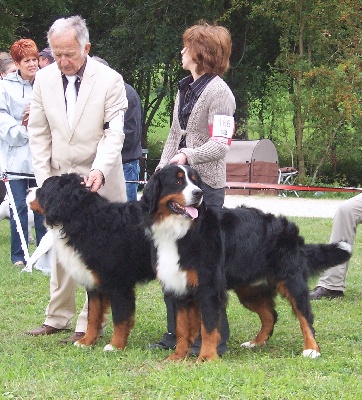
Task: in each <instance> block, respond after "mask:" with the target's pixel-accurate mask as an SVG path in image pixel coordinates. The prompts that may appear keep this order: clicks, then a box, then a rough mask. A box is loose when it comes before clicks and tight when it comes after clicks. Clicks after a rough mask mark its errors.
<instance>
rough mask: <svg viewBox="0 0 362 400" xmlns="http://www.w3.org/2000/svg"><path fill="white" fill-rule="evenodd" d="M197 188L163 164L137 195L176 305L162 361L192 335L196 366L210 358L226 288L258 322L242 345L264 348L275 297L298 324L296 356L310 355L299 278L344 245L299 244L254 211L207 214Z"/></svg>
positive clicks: (284, 225)
mask: <svg viewBox="0 0 362 400" xmlns="http://www.w3.org/2000/svg"><path fill="white" fill-rule="evenodd" d="M200 183H201V182H200V177H199V176H198V174H197V173H196V171H194V170H193V169H191V168H190V167H187V166H181V165H179V166H177V165H171V166H167V167H164V168H163V169H161V170H160V171H159V172H157V173H155V174H154V175H153V176H152V179H151V182H149V183H148V185H147V186H146V188H145V191H144V196H143V199H144V201H145V202H146V204H147V205H148V207H149V209H150V213H151V219H152V223H151V227H150V230H151V232H152V239H153V241H154V245H155V248H156V273H157V278H158V279H159V281H161V283H162V285H163V289H164V291H165V292H168V293H171V294H172V295H173V296H174V298H175V301H176V304H177V316H176V332H177V342H176V351H175V352H174V353H173V354H172V355H171V356H170V357H169V359H171V360H178V359H182V358H184V357H186V356H187V355H188V352H189V348H190V345H191V343H193V341H194V340H195V339H196V337H197V336H198V335H199V332H200V330H201V337H202V346H201V350H200V355H199V358H198V360H213V359H216V358H217V350H216V349H217V344H218V341H219V338H220V335H219V331H218V328H219V324H220V315H221V311H222V310H223V308H224V307H225V306H226V291H227V289H232V290H234V291H235V293H236V294H237V296H238V298H239V300H240V302H241V303H242V304H243V305H244V306H245V307H246V308H248V309H250V310H251V311H254V312H256V313H257V314H258V315H259V318H260V320H261V329H260V332H259V333H258V334H257V335H256V337H255V338H254V339H252V340H250V341H248V342H246V343H244V344H243V346H246V347H253V346H260V345H264V344H265V343H266V342H267V340H268V338H269V337H270V336H271V335H272V333H273V329H274V325H275V322H276V320H277V312H276V311H275V301H274V298H275V296H276V294H277V293H279V294H281V295H282V296H283V297H285V298H287V299H288V301H289V302H290V304H291V306H292V309H293V312H294V313H295V315H296V316H297V317H298V319H299V323H300V327H301V330H302V334H303V338H304V347H303V355H304V356H306V357H311V358H314V357H318V356H319V355H320V349H319V346H318V344H317V342H316V340H315V337H314V329H313V314H312V311H311V305H310V300H309V291H308V286H307V280H308V277H309V276H310V275H312V274H316V273H318V272H320V271H322V270H323V269H326V268H329V267H331V266H334V265H337V264H340V263H342V262H345V261H346V260H348V259H349V258H350V256H351V247H350V245H348V244H347V243H345V242H339V243H331V244H305V243H304V239H303V238H302V237H301V236H300V235H299V233H298V228H297V226H296V225H295V224H294V223H292V222H290V221H288V220H287V219H286V218H285V217H276V216H274V215H272V214H265V213H263V212H262V211H260V210H257V209H255V208H247V207H243V206H242V207H238V208H236V209H223V210H220V212H218V213H215V212H214V211H213V210H210V209H206V208H205V206H204V205H203V203H202V195H203V193H202V190H201V189H200Z"/></svg>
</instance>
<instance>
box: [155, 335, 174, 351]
mask: <svg viewBox="0 0 362 400" xmlns="http://www.w3.org/2000/svg"><path fill="white" fill-rule="evenodd" d="M149 348H150V349H151V350H154V349H161V350H175V349H176V335H174V334H173V333H165V334H164V335H163V336H162V339H161V340H160V341H159V342H157V343H153V344H150V345H149Z"/></svg>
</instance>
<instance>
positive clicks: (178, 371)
mask: <svg viewBox="0 0 362 400" xmlns="http://www.w3.org/2000/svg"><path fill="white" fill-rule="evenodd" d="M293 220H294V221H296V222H297V224H298V225H299V226H300V230H301V233H302V235H304V236H305V238H306V240H307V241H309V242H319V241H321V242H327V241H328V238H329V234H330V230H331V221H330V220H326V219H315V218H293ZM361 235H362V230H361V229H360V231H359V232H358V235H357V240H356V245H355V248H354V254H353V258H352V261H351V264H350V271H349V273H348V288H347V292H346V296H345V298H344V299H343V300H340V299H334V300H321V301H314V302H313V303H312V306H313V311H314V314H315V329H316V337H317V340H318V342H319V344H320V346H321V352H322V356H321V357H320V358H318V359H314V360H312V359H306V358H303V357H302V356H301V351H302V335H301V332H300V329H299V325H298V322H297V320H296V319H295V318H294V316H293V315H292V313H291V310H290V306H289V304H288V303H287V302H286V301H285V300H283V299H278V307H277V309H278V312H279V321H278V323H277V325H276V327H275V331H274V335H273V337H272V338H271V339H270V341H269V343H268V344H267V345H266V346H265V347H264V348H260V349H242V348H240V343H242V342H245V341H247V340H250V339H251V338H252V337H253V335H254V334H255V333H256V332H257V330H258V328H259V321H258V318H257V317H256V315H254V314H252V313H251V312H249V311H247V310H246V309H244V308H242V307H240V306H239V305H238V302H237V300H236V296H234V294H232V293H230V299H229V307H228V315H229V322H230V329H231V338H230V341H229V352H228V353H227V354H226V355H225V356H223V357H222V359H220V360H219V361H216V362H212V363H202V364H195V359H189V360H187V361H184V362H178V363H170V362H165V361H164V359H165V357H166V356H167V354H168V352H164V351H161V350H158V351H150V350H148V344H149V343H153V342H155V341H157V340H158V339H159V338H160V337H161V335H162V334H163V333H164V330H165V325H166V321H165V319H166V314H165V307H164V304H163V300H162V293H161V289H160V286H159V284H158V283H157V282H152V283H150V284H148V285H145V286H139V287H138V289H137V312H136V326H135V328H134V330H133V331H132V333H131V336H130V340H129V345H128V347H127V348H126V350H125V351H116V352H113V353H109V352H107V353H105V352H103V350H102V349H103V346H104V345H105V344H106V343H107V341H108V340H109V339H110V335H111V327H110V323H109V324H108V327H107V329H106V334H105V337H103V338H101V339H100V341H99V343H97V345H96V346H94V348H87V349H81V348H76V347H74V346H72V345H61V344H60V343H59V341H60V339H62V338H64V337H66V335H67V334H66V333H65V332H63V333H59V334H56V335H52V336H48V337H37V338H35V337H28V336H26V335H24V333H23V332H24V331H25V330H27V329H30V328H34V327H37V326H40V324H42V323H43V320H44V309H45V306H46V304H47V301H48V297H49V277H47V276H45V275H42V273H41V272H39V271H34V272H33V273H31V274H30V273H25V272H23V273H22V272H20V271H19V269H17V268H15V267H13V266H12V264H11V262H10V260H9V242H10V239H9V223H8V221H2V222H0V255H1V257H0V258H1V259H0V274H1V285H0V302H1V313H2V316H1V319H0V343H1V344H0V383H1V384H0V397H1V398H3V399H247V400H249V399H324V400H327V399H328V400H329V399H330V400H335V399H360V398H362V340H361V335H362V314H361V300H362V283H361V282H362V268H361V265H362V240H361V239H362V237H361ZM32 250H33V249H32ZM314 284H315V279H313V280H311V282H310V287H313V286H314ZM77 301H78V305H79V310H80V307H81V306H82V304H83V301H84V290H83V289H82V288H79V289H78V291H77Z"/></svg>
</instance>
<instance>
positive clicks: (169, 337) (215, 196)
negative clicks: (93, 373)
mask: <svg viewBox="0 0 362 400" xmlns="http://www.w3.org/2000/svg"><path fill="white" fill-rule="evenodd" d="M201 189H202V190H203V191H204V197H203V201H204V202H205V204H206V206H207V207H208V208H215V209H221V208H222V206H223V204H224V199H225V190H224V189H223V188H221V189H214V188H212V187H210V186H208V185H206V184H205V183H203V184H202V186H201ZM164 301H165V304H166V313H167V332H166V333H164V334H163V336H162V338H161V340H160V341H159V342H157V343H155V344H151V345H150V348H161V349H164V350H169V349H174V348H175V346H176V312H175V309H176V308H175V304H174V302H173V300H172V297H171V296H168V295H164ZM220 335H221V340H220V343H219V345H218V354H219V355H222V354H224V353H225V352H226V351H227V341H228V340H229V337H230V329H229V322H228V319H227V314H226V310H225V311H224V312H223V314H222V317H221V327H220ZM200 348H201V339H200V338H198V339H196V341H195V342H194V343H193V345H192V346H191V349H190V354H192V355H197V356H198V355H199V353H200Z"/></svg>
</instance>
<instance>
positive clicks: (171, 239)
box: [152, 218, 189, 296]
mask: <svg viewBox="0 0 362 400" xmlns="http://www.w3.org/2000/svg"><path fill="white" fill-rule="evenodd" d="M170 219H171V220H172V218H169V220H170ZM170 222H171V224H170ZM174 222H175V221H174ZM164 224H170V228H171V225H172V229H170V230H168V229H165V226H164ZM161 225H163V226H161ZM187 225H189V224H188V223H187ZM179 228H180V227H177V224H176V225H175V224H172V221H167V222H166V221H165V222H162V223H161V224H159V225H158V226H157V225H156V226H154V227H153V229H152V233H153V240H154V244H155V247H156V249H157V278H158V280H159V281H160V282H161V283H162V285H163V288H164V290H165V291H166V292H172V293H174V294H176V295H178V296H183V295H185V294H186V293H187V275H186V272H185V271H182V270H181V269H180V256H179V254H178V249H177V244H176V239H178V238H181V237H183V236H184V235H185V234H186V232H187V229H188V227H184V226H183V227H182V228H181V229H179Z"/></svg>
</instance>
